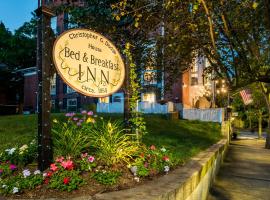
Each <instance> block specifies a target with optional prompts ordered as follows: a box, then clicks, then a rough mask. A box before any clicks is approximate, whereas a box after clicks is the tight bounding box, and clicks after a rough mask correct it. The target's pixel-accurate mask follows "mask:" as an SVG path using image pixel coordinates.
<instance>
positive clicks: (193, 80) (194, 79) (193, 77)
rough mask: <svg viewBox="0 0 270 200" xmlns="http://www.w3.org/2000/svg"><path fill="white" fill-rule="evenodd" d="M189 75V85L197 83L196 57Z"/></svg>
mask: <svg viewBox="0 0 270 200" xmlns="http://www.w3.org/2000/svg"><path fill="white" fill-rule="evenodd" d="M190 73H191V74H190V77H191V83H190V84H191V85H198V59H196V61H195V63H194V64H193V66H192V68H191V72H190Z"/></svg>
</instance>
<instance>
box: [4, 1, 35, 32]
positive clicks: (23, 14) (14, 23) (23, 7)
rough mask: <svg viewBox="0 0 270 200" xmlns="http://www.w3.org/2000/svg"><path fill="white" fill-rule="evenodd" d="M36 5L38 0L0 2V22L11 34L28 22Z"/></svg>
mask: <svg viewBox="0 0 270 200" xmlns="http://www.w3.org/2000/svg"><path fill="white" fill-rule="evenodd" d="M37 4H38V0H0V21H2V22H3V23H4V24H5V26H6V28H8V29H9V30H10V31H12V32H13V31H14V30H15V29H18V28H19V27H20V26H22V25H23V23H24V22H27V21H30V19H31V17H32V15H31V12H33V11H34V10H35V9H36V8H37Z"/></svg>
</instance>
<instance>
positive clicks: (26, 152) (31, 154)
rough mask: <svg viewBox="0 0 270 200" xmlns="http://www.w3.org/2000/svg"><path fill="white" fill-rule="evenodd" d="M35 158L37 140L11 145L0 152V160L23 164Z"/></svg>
mask: <svg viewBox="0 0 270 200" xmlns="http://www.w3.org/2000/svg"><path fill="white" fill-rule="evenodd" d="M36 159H37V141H36V140H33V141H32V142H31V143H29V144H24V145H22V146H21V147H12V148H9V149H6V150H4V151H3V152H1V153H0V161H1V162H6V161H9V162H10V163H13V164H17V165H20V166H25V165H27V164H29V163H31V162H33V161H34V160H36Z"/></svg>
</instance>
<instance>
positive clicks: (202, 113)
mask: <svg viewBox="0 0 270 200" xmlns="http://www.w3.org/2000/svg"><path fill="white" fill-rule="evenodd" d="M137 109H138V111H139V112H142V113H146V114H167V113H169V112H173V111H179V113H180V116H181V118H183V119H189V120H200V121H211V122H219V123H222V121H223V120H224V109H223V108H210V109H190V108H189V109H187V108H183V107H182V104H173V103H172V102H168V103H166V104H159V103H149V102H139V103H138V107H137ZM97 112H98V113H123V112H124V104H123V103H118V102H114V103H97Z"/></svg>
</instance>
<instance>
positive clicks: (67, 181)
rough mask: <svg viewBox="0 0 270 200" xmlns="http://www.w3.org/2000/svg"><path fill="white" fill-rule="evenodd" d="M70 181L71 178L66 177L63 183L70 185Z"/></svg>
mask: <svg viewBox="0 0 270 200" xmlns="http://www.w3.org/2000/svg"><path fill="white" fill-rule="evenodd" d="M69 181H70V178H69V177H65V178H64V180H63V183H64V184H65V185H67V184H68V183H69Z"/></svg>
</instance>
